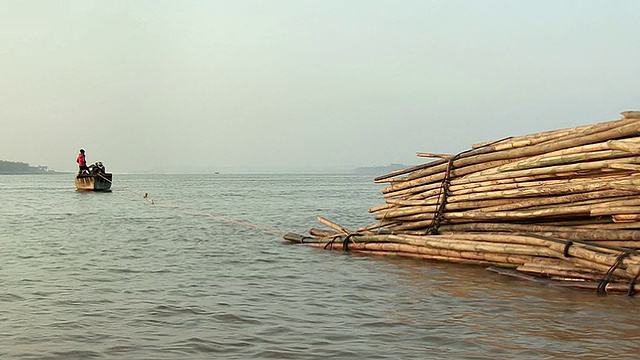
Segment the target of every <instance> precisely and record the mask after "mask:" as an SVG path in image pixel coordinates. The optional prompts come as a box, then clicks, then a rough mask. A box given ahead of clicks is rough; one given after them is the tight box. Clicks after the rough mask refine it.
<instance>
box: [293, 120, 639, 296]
mask: <svg viewBox="0 0 640 360" xmlns="http://www.w3.org/2000/svg"><path fill="white" fill-rule="evenodd" d="M622 115H623V118H622V119H620V120H615V121H609V122H603V123H598V124H594V125H587V126H580V127H575V128H570V129H562V130H556V131H548V132H543V133H538V134H531V135H526V136H520V137H513V138H508V139H503V140H499V141H495V142H491V143H483V144H478V145H474V146H473V147H472V149H471V150H469V151H465V152H463V153H460V154H458V155H455V156H452V155H440V154H426V153H418V156H420V157H432V158H433V157H435V158H439V160H435V161H431V162H427V163H425V164H422V165H419V166H415V167H412V168H409V169H404V170H399V171H395V172H393V173H390V174H388V175H384V176H380V177H378V178H376V179H375V182H378V183H387V184H388V186H387V187H386V188H384V189H382V194H383V196H384V198H385V204H384V205H381V206H377V207H374V208H372V209H370V212H371V213H375V219H376V220H377V223H376V224H373V225H370V226H365V227H362V228H360V229H358V230H357V231H350V230H348V229H345V228H342V227H340V226H339V225H337V224H335V223H332V222H330V221H328V220H326V219H322V218H320V221H321V222H322V223H323V224H325V225H328V226H329V227H331V228H332V231H330V232H328V231H324V230H318V229H312V230H311V231H310V232H311V234H312V235H313V236H314V237H300V236H293V235H288V236H287V237H288V239H289V240H292V241H296V242H305V243H308V244H310V245H313V246H324V247H328V246H330V247H332V248H341V249H349V250H351V251H357V252H363V253H373V254H395V255H401V256H408V257H416V258H423V259H433V260H447V261H455V262H463V263H475V264H483V265H499V266H503V267H504V266H511V267H515V268H516V269H517V270H518V271H519V272H518V273H517V274H518V275H517V276H524V275H523V274H525V273H526V274H537V275H542V276H544V277H545V278H548V279H554V280H559V279H565V280H567V279H570V280H573V281H572V283H573V284H574V285H576V286H578V285H579V286H584V287H594V288H597V289H598V290H599V291H607V290H609V291H611V290H614V289H620V287H621V286H622V287H625V286H626V287H628V289H629V293H633V292H634V291H635V282H636V280H637V278H638V274H640V255H639V254H636V252H635V250H634V248H636V247H640V112H636V111H629V112H623V113H622ZM287 237H285V238H287ZM502 272H503V271H502ZM514 274H515V273H511V275H514ZM576 280H578V281H579V283H577V282H576ZM594 284H595V285H594ZM622 284H624V285H622Z"/></svg>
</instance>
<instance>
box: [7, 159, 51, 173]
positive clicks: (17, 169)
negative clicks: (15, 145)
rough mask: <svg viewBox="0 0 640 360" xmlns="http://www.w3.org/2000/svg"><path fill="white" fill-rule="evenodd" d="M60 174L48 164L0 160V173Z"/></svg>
mask: <svg viewBox="0 0 640 360" xmlns="http://www.w3.org/2000/svg"><path fill="white" fill-rule="evenodd" d="M51 174H61V173H59V172H57V171H54V170H50V169H49V167H48V166H31V165H29V164H27V163H23V162H15V161H5V160H0V175H51Z"/></svg>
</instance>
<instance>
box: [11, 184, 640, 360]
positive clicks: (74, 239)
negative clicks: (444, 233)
mask: <svg viewBox="0 0 640 360" xmlns="http://www.w3.org/2000/svg"><path fill="white" fill-rule="evenodd" d="M380 188H381V186H380V185H377V184H373V182H372V179H371V178H370V177H367V176H361V175H318V174H313V175H307V174H295V175H292V174H276V175H264V174H260V175H228V174H218V175H118V174H115V175H114V185H113V191H112V192H111V193H83V192H76V191H75V188H74V185H73V175H72V174H59V175H24V176H23V175H16V176H8V175H5V176H0V284H1V288H0V358H2V359H91V358H96V359H213V358H225V359H251V358H255V359H270V358H272V359H273V358H275V359H324V358H335V359H431V358H433V359H442V358H451V359H495V358H503V359H545V358H548V359H551V358H605V357H606V358H621V359H626V358H638V356H640V355H639V352H640V327H639V326H638V319H637V318H636V316H638V314H639V311H638V309H639V308H640V299H636V298H630V297H627V296H625V295H609V296H598V295H596V294H594V293H591V292H582V291H576V290H570V289H562V288H555V287H548V286H542V285H540V284H534V283H528V282H524V281H519V280H514V279H509V278H506V277H501V276H500V275H497V274H493V273H491V272H488V271H486V270H485V269H483V268H481V267H475V266H464V265H455V264H448V263H437V262H425V261H416V260H409V259H398V258H388V257H368V256H361V255H354V254H349V253H343V252H339V251H327V250H321V249H315V248H310V247H305V246H300V245H291V244H287V243H285V242H284V241H283V240H282V232H297V233H306V231H307V230H308V229H309V228H311V227H319V228H322V226H321V225H320V224H319V223H318V222H317V220H316V217H317V216H323V217H326V218H328V219H330V220H333V221H335V222H337V223H339V224H341V225H343V226H345V227H351V228H357V227H359V226H363V225H369V224H372V223H373V222H374V221H373V217H372V216H371V215H370V214H368V213H367V209H368V208H369V207H372V206H375V205H380V204H382V203H383V200H382V196H381V195H380V192H379V190H380ZM143 193H149V197H148V199H147V200H145V199H143V197H142V196H141V194H143ZM151 199H153V203H151V202H150V201H148V200H151Z"/></svg>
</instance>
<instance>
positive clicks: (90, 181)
mask: <svg viewBox="0 0 640 360" xmlns="http://www.w3.org/2000/svg"><path fill="white" fill-rule="evenodd" d="M111 179H112V174H109V173H107V174H99V175H87V174H82V175H77V176H76V178H75V183H76V190H78V191H111Z"/></svg>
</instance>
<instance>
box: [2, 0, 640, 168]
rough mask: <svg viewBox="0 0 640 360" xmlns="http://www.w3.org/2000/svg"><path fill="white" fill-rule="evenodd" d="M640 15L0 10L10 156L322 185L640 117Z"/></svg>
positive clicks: (187, 4) (445, 8)
mask: <svg viewBox="0 0 640 360" xmlns="http://www.w3.org/2000/svg"><path fill="white" fill-rule="evenodd" d="M639 15H640V1H637V0H630V1H615V0H607V1H588V0H578V1H568V0H553V1H544V0H535V1H525V0H522V1H507V0H503V1H484V0H468V1H456V0H446V1H445V0H442V1H428V0H416V1H402V0H393V1H392V0H387V1H375V0H348V1H345V0H335V1H333V0H323V1H303V0H270V1H265V0H255V1H243V0H224V1H216V0H209V1H169V0H166V1H161V0H154V1H119V0H115V1H114V0H108V1H107V0H105V1H87V0H77V1H76V0H69V1H65V0H60V1H53V0H51V1H49V0H46V1H30V0H18V1H7V0H0V99H2V100H1V106H0V159H2V160H10V161H20V162H27V163H30V164H31V165H46V166H49V167H50V168H53V169H55V170H58V171H75V170H76V169H77V167H76V164H75V157H76V154H77V152H78V149H79V148H80V147H83V148H85V149H86V150H87V157H88V160H89V162H94V161H98V160H100V161H102V162H104V163H105V164H106V166H107V170H109V171H113V172H116V173H117V172H131V171H135V170H150V169H151V170H153V169H162V168H165V169H166V168H172V169H175V168H176V166H199V167H202V168H203V169H209V170H220V171H308V170H311V171H316V170H325V169H345V168H353V167H358V166H374V165H387V164H389V163H403V164H409V165H413V164H417V163H421V162H424V161H425V160H424V159H420V158H417V157H416V156H415V153H416V152H438V153H457V152H460V151H463V150H466V149H468V148H469V147H470V146H471V144H474V143H479V142H483V141H489V140H497V139H499V138H503V137H506V136H511V135H523V134H529V133H534V132H540V131H545V130H551V129H556V128H561V127H571V126H576V125H581V124H588V123H595V122H600V121H605V120H612V119H617V118H619V113H620V112H621V111H624V110H640V89H639V88H638V82H639V80H640V21H638V16H639Z"/></svg>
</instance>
